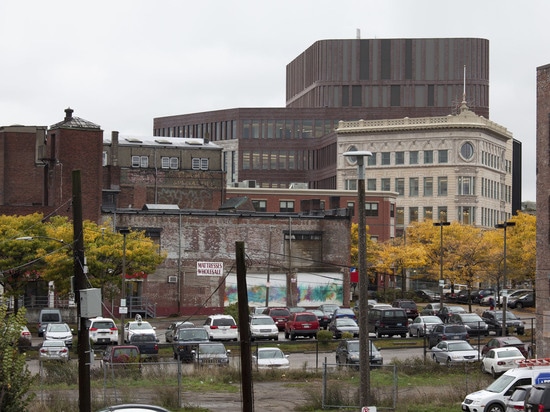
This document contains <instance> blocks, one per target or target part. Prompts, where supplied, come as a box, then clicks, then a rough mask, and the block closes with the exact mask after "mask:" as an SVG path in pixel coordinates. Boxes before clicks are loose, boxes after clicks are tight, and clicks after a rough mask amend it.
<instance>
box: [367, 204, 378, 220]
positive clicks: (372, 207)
mask: <svg viewBox="0 0 550 412" xmlns="http://www.w3.org/2000/svg"><path fill="white" fill-rule="evenodd" d="M365 216H372V217H377V216H378V203H366V204H365Z"/></svg>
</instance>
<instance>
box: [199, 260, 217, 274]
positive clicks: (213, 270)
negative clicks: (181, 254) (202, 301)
mask: <svg viewBox="0 0 550 412" xmlns="http://www.w3.org/2000/svg"><path fill="white" fill-rule="evenodd" d="M222 275H223V262H197V276H222Z"/></svg>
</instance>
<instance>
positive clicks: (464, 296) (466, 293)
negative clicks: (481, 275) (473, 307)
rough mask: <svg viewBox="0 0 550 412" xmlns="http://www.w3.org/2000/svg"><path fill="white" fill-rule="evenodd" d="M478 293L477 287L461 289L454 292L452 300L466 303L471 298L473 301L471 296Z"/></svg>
mask: <svg viewBox="0 0 550 412" xmlns="http://www.w3.org/2000/svg"><path fill="white" fill-rule="evenodd" d="M478 293H479V290H478V289H472V290H468V289H462V290H461V291H459V292H458V293H457V294H456V298H455V299H454V301H455V302H457V303H468V302H470V299H472V300H471V301H472V302H473V298H474V297H475V296H477V294H478Z"/></svg>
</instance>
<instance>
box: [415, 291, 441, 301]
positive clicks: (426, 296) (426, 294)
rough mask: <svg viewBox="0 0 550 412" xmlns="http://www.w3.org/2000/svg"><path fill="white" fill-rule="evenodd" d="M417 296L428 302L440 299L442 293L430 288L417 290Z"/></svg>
mask: <svg viewBox="0 0 550 412" xmlns="http://www.w3.org/2000/svg"><path fill="white" fill-rule="evenodd" d="M414 293H416V296H418V297H419V298H420V299H422V300H423V301H426V302H438V301H439V300H440V294H439V293H437V292H434V291H432V290H429V289H419V290H415V292H414Z"/></svg>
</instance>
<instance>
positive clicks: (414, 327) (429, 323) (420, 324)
mask: <svg viewBox="0 0 550 412" xmlns="http://www.w3.org/2000/svg"><path fill="white" fill-rule="evenodd" d="M442 323H443V321H442V320H441V319H439V318H438V317H437V316H433V315H431V316H430V315H428V316H422V315H420V316H418V317H417V318H416V319H415V320H414V321H413V322H411V323H409V336H416V337H417V338H419V337H421V336H424V335H427V334H429V333H430V332H431V331H432V329H433V328H434V327H435V326H436V325H441V324H442Z"/></svg>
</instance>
